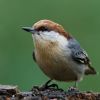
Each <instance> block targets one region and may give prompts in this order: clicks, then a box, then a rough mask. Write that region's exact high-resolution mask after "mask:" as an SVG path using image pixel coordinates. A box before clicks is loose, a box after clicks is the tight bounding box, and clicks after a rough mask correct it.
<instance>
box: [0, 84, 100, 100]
mask: <svg viewBox="0 0 100 100" xmlns="http://www.w3.org/2000/svg"><path fill="white" fill-rule="evenodd" d="M0 100H100V93H93V92H79V91H76V92H75V91H63V90H61V89H55V88H48V89H41V88H39V87H37V86H34V87H33V88H32V90H31V91H29V92H20V90H19V89H18V87H17V86H11V85H0Z"/></svg>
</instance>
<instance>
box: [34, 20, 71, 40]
mask: <svg viewBox="0 0 100 100" xmlns="http://www.w3.org/2000/svg"><path fill="white" fill-rule="evenodd" d="M41 26H44V27H47V28H49V29H50V30H52V31H55V32H58V33H59V34H61V35H63V36H65V37H66V38H71V36H70V35H69V33H68V32H66V31H65V30H64V28H63V27H62V26H61V25H59V24H57V23H55V22H53V21H50V20H40V21H38V22H36V23H35V24H34V25H33V27H34V28H35V29H37V30H38V29H39V28H40V27H41Z"/></svg>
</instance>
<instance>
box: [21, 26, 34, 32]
mask: <svg viewBox="0 0 100 100" xmlns="http://www.w3.org/2000/svg"><path fill="white" fill-rule="evenodd" d="M22 29H23V30H25V31H27V32H31V33H34V32H35V29H34V28H32V27H22Z"/></svg>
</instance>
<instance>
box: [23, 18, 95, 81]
mask: <svg viewBox="0 0 100 100" xmlns="http://www.w3.org/2000/svg"><path fill="white" fill-rule="evenodd" d="M23 29H24V30H25V31H27V32H31V33H32V38H33V41H34V45H35V50H34V52H33V58H34V60H35V61H36V63H37V64H38V65H39V67H40V68H41V70H42V71H43V72H44V73H45V74H46V75H47V76H48V77H49V78H50V79H52V80H58V81H66V82H69V81H80V80H81V79H82V78H83V76H84V75H89V74H96V71H95V69H94V68H93V67H92V66H91V63H90V60H89V58H88V55H87V53H86V52H85V50H84V49H83V48H81V46H80V44H79V43H78V41H77V40H76V39H75V38H74V37H72V35H70V34H69V33H68V32H66V31H65V30H64V28H63V27H62V26H61V25H59V24H57V23H55V22H53V21H50V20H40V21H38V22H37V23H35V24H34V25H33V26H32V27H23Z"/></svg>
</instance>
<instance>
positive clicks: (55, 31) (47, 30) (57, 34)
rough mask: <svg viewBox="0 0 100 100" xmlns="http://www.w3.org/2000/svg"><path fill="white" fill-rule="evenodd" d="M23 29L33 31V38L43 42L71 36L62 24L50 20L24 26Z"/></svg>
mask: <svg viewBox="0 0 100 100" xmlns="http://www.w3.org/2000/svg"><path fill="white" fill-rule="evenodd" d="M22 29H23V30H25V31H27V32H31V33H32V37H33V39H34V40H35V41H40V42H41V43H42V42H47V41H51V42H55V41H56V42H57V41H61V40H63V39H69V38H71V36H70V35H69V33H68V32H66V31H65V30H64V28H63V27H62V26H61V25H59V24H57V23H55V22H53V21H50V20H40V21H38V22H36V23H35V24H34V25H33V26H32V27H23V28H22ZM62 42H63V41H62Z"/></svg>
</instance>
